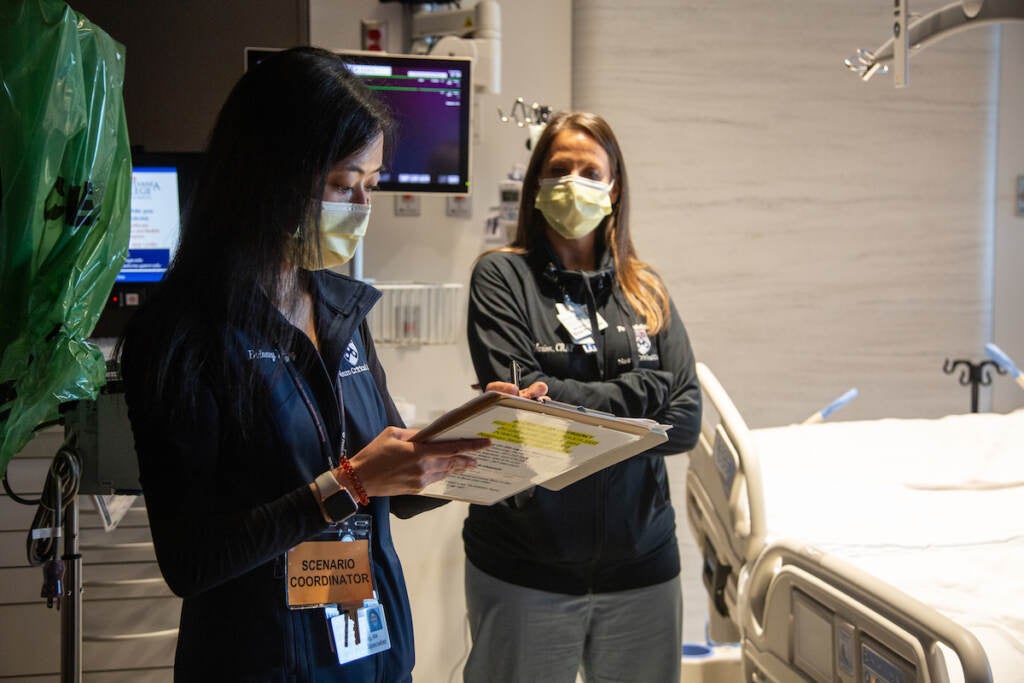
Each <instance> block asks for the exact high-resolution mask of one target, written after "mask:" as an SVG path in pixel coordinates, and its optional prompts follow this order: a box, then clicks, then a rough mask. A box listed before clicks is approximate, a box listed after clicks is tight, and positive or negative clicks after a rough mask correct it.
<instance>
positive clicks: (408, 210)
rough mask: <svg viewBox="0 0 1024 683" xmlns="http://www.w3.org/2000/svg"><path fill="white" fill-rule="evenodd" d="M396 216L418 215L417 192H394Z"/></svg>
mask: <svg viewBox="0 0 1024 683" xmlns="http://www.w3.org/2000/svg"><path fill="white" fill-rule="evenodd" d="M395 215H396V216H419V215H420V196H419V195H418V194H396V195H395Z"/></svg>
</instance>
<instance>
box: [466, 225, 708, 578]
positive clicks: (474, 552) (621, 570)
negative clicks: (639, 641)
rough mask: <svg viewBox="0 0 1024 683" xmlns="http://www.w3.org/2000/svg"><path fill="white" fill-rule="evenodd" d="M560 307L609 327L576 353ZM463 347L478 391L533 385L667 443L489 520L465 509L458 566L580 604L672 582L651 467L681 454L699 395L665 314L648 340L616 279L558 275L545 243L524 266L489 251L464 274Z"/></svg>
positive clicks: (524, 258)
mask: <svg viewBox="0 0 1024 683" xmlns="http://www.w3.org/2000/svg"><path fill="white" fill-rule="evenodd" d="M566 297H568V298H569V299H570V300H571V301H573V302H575V303H577V304H583V305H585V306H586V307H587V311H588V315H589V317H590V319H591V329H597V328H598V325H597V324H596V323H597V318H598V314H599V315H600V317H601V319H603V320H604V321H605V322H606V323H607V327H606V328H605V329H603V330H602V331H601V332H599V333H598V334H596V335H595V336H594V341H595V343H596V346H597V350H596V352H592V353H588V352H587V351H586V350H585V349H584V347H583V346H582V345H580V344H576V343H573V340H572V337H571V335H570V334H569V333H568V331H567V330H566V329H565V328H564V327H563V326H562V325H561V323H560V322H559V321H558V319H557V318H556V309H555V304H556V303H563V302H564V301H565V298H566ZM468 332H469V346H470V352H471V354H472V358H473V366H474V368H475V369H476V373H477V377H478V378H479V381H480V383H481V385H486V384H487V383H488V382H492V381H497V380H501V381H509V367H510V363H511V361H512V360H515V361H517V362H518V363H519V364H520V365H522V366H523V371H522V384H523V386H526V385H528V384H530V383H531V382H535V381H543V382H546V383H547V385H548V395H549V396H551V398H552V399H554V400H556V401H562V402H565V403H572V404H576V405H582V406H586V407H588V408H592V409H596V410H601V411H605V412H609V413H612V414H614V415H618V416H620V417H642V418H652V419H655V420H658V421H659V422H662V423H665V424H668V425H671V426H672V429H670V430H669V432H668V435H669V440H668V442H666V443H664V444H662V445H660V446H658V447H656V448H654V449H651V450H649V451H646V452H645V453H641V454H639V455H636V456H634V457H632V458H629V459H627V460H625V461H623V462H621V463H618V464H616V465H613V466H611V467H609V468H607V469H605V470H602V471H601V472H598V473H596V474H593V475H591V476H589V477H587V478H585V479H582V480H580V481H578V482H576V483H575V484H572V485H570V486H568V487H566V488H564V489H562V490H561V491H548V490H546V489H544V488H542V487H537V488H535V489H534V490H533V492H532V495H526V496H518V497H516V498H514V499H510V500H509V501H504V502H502V503H499V504H497V505H492V506H490V507H483V506H479V505H472V506H470V511H469V516H468V518H467V519H466V522H465V525H464V527H463V540H464V543H465V548H466V556H467V557H468V558H469V560H470V562H472V563H473V564H474V565H475V566H476V567H477V568H479V569H481V570H483V571H484V572H487V573H488V574H490V575H492V576H494V577H496V578H498V579H501V580H503V581H507V582H509V583H514V584H517V585H521V586H527V587H530V588H535V589H539V590H546V591H551V592H557V593H563V594H570V595H582V594H585V593H588V592H596V593H603V592H612V591H620V590H628V589H632V588H640V587H644V586H651V585H655V584H657V583H662V582H664V581H668V580H669V579H671V578H673V577H675V576H677V575H678V574H679V550H678V546H677V542H676V533H675V512H674V510H673V509H672V504H671V500H670V497H669V487H668V477H667V475H666V472H665V463H664V459H663V457H662V456H663V455H667V454H672V453H681V452H685V451H688V450H690V449H691V448H693V446H694V445H695V444H696V441H697V436H698V434H699V431H700V411H701V402H700V388H699V385H698V383H697V377H696V367H695V361H694V357H693V351H692V350H691V348H690V342H689V339H688V337H687V334H686V330H685V328H684V327H683V323H682V321H681V320H680V318H679V314H678V312H677V311H676V308H675V305H674V304H673V305H672V306H671V319H670V321H669V322H668V324H667V325H666V326H665V328H664V329H662V330H661V331H660V332H659V333H658V334H656V335H650V334H648V333H647V329H646V325H644V324H643V321H642V320H640V319H639V318H638V317H637V314H636V313H635V312H634V311H633V309H632V307H631V306H630V305H629V303H628V302H627V300H626V298H625V295H624V294H623V292H622V291H621V289H620V287H619V285H618V282H617V281H616V279H615V271H614V265H613V261H612V259H611V257H610V256H609V255H607V254H606V255H605V256H604V258H602V260H601V263H600V266H599V270H597V271H595V272H580V271H566V270H564V269H563V268H562V267H561V265H560V263H559V261H558V259H557V258H556V257H555V256H554V253H553V251H552V250H551V249H550V247H549V246H548V245H547V244H546V243H544V244H542V245H540V246H538V247H537V248H535V249H534V250H533V251H531V252H529V253H526V254H517V253H512V252H491V253H488V254H486V255H484V256H482V257H481V258H480V259H479V261H478V262H477V264H476V267H475V268H474V270H473V276H472V279H471V283H470V291H469V319H468Z"/></svg>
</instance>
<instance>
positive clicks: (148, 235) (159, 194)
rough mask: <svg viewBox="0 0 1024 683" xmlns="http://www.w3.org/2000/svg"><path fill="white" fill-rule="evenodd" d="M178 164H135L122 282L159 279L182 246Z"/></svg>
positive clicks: (121, 274) (118, 279)
mask: <svg viewBox="0 0 1024 683" xmlns="http://www.w3.org/2000/svg"><path fill="white" fill-rule="evenodd" d="M180 223H181V204H180V199H179V196H178V168H177V166H133V167H132V197H131V226H132V227H131V237H130V238H129V241H128V256H127V257H125V260H124V265H123V266H121V272H119V273H118V274H117V281H118V282H159V281H160V280H161V279H162V278H163V276H164V273H165V272H167V266H168V265H170V263H171V257H172V256H173V255H174V250H175V248H176V247H177V246H178V229H179V227H180Z"/></svg>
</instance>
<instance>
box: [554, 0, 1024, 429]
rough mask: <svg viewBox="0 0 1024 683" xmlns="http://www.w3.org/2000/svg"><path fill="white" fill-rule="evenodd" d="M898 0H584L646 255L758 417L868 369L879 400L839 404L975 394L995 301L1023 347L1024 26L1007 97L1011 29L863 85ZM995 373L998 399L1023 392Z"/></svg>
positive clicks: (951, 405)
mask: <svg viewBox="0 0 1024 683" xmlns="http://www.w3.org/2000/svg"><path fill="white" fill-rule="evenodd" d="M891 12H892V4H891V2H889V3H887V2H883V1H882V0H872V1H871V2H848V1H847V0H827V1H825V2H817V3H807V2H802V1H799V0H781V1H780V2H773V3H762V2H757V1H756V0H738V1H737V2H731V3H720V2H715V1H714V0H690V1H688V2H686V3H677V2H668V1H660V0H659V1H655V0H649V1H647V2H644V3H639V4H636V5H633V4H630V5H629V6H628V7H627V6H626V5H625V4H623V3H621V2H617V1H615V0H586V1H577V2H575V3H574V35H573V46H574V57H573V63H574V72H573V97H574V99H573V104H574V106H576V107H579V108H584V109H593V110H595V111H599V112H602V113H603V114H604V115H605V116H606V117H607V118H608V119H609V120H610V122H611V124H612V126H613V127H614V128H615V129H616V131H617V132H618V134H619V136H620V140H621V142H622V145H623V147H624V150H625V154H626V159H627V163H628V164H629V168H630V171H631V178H630V181H631V183H632V192H633V200H634V201H633V207H634V209H633V210H634V215H633V218H634V223H633V225H634V235H635V241H636V243H637V248H638V251H639V253H640V255H641V257H643V258H645V259H647V260H649V261H650V262H651V263H652V264H653V265H654V266H655V267H656V268H657V269H658V270H659V271H660V272H661V274H662V275H663V277H664V278H665V280H666V281H667V283H668V286H669V289H670V291H671V293H672V295H673V297H674V299H675V301H676V303H677V305H678V306H679V309H680V311H681V313H682V317H683V319H684V321H685V322H686V324H687V326H688V329H689V332H690V335H691V337H692V340H693V342H694V345H695V349H696V352H697V355H698V357H699V358H700V359H702V360H704V361H706V362H707V363H709V365H710V366H711V367H712V368H713V369H714V370H715V372H716V373H717V374H718V375H719V377H720V378H721V379H722V381H723V382H724V383H725V384H726V386H729V387H730V388H731V392H732V394H733V396H734V398H735V399H736V401H737V403H738V404H739V408H740V410H741V411H742V412H743V414H744V415H745V416H747V417H748V419H749V420H750V421H751V423H752V425H753V426H768V425H777V424H783V423H789V422H793V421H798V420H801V419H803V418H804V417H806V416H807V415H809V414H811V413H812V412H814V411H816V410H818V409H819V408H821V407H823V406H824V405H826V404H827V403H828V402H829V401H830V400H831V399H833V398H834V397H836V396H838V395H839V394H841V393H842V392H844V391H845V390H846V389H848V388H850V387H858V389H859V390H860V398H859V399H858V400H857V401H855V402H854V403H853V404H851V405H850V406H849V407H847V408H846V409H844V410H843V411H841V412H840V413H837V414H836V418H837V419H852V418H877V417H885V416H929V417H930V416H939V415H943V414H947V413H955V412H966V411H967V410H969V407H970V396H969V391H968V390H967V389H966V388H964V387H961V386H960V385H959V384H958V383H957V379H956V377H955V376H947V375H945V374H944V373H943V371H942V366H943V361H944V360H945V359H946V358H947V357H948V358H953V359H956V358H971V359H974V360H981V359H982V358H984V353H983V346H984V343H985V342H987V341H989V340H990V333H991V330H990V328H989V327H990V325H991V322H992V319H993V314H994V317H995V324H996V329H997V331H998V334H997V335H996V338H997V339H998V341H999V343H1000V344H1001V345H1002V346H1003V347H1004V348H1005V349H1006V350H1007V351H1008V352H1010V353H1011V354H1016V355H1017V356H1018V357H1024V330H1022V329H1021V325H1020V318H1019V316H1020V313H1018V312H1017V311H1019V310H1020V308H1021V306H1020V299H1019V296H1020V295H1019V292H1020V291H1021V289H1022V287H1021V284H1022V269H1020V268H1019V267H1018V268H1015V269H1011V267H1010V265H1009V264H1010V263H1012V262H1013V260H1014V259H1016V261H1017V262H1019V259H1020V254H1021V251H1020V248H1019V240H1020V239H1021V237H1020V234H1019V233H1020V231H1021V227H1022V226H1021V220H1022V219H1020V218H1011V217H1010V216H1009V215H1008V212H1010V209H1009V208H1008V206H1009V202H1010V197H1009V196H1008V190H1009V185H1008V184H1009V183H1010V180H1009V176H1010V175H1012V176H1013V177H1014V178H1015V176H1016V174H1018V173H1021V172H1022V170H1024V163H1022V160H1021V154H1020V151H1019V150H1020V140H1021V136H1022V134H1024V131H1022V126H1021V124H1020V121H1021V120H1022V116H1021V113H1022V111H1024V109H1022V108H1021V105H1020V97H1021V95H1020V93H1019V92H1013V93H1008V92H1007V91H1008V90H1014V89H1015V88H1014V86H1019V83H1020V73H1021V68H1022V67H1021V64H1022V60H1021V59H1020V49H1021V48H1020V43H1021V37H1020V33H1019V32H1016V31H1014V32H1012V33H1011V32H1010V31H1009V30H1007V31H1006V32H1005V33H1004V34H1003V39H1002V41H1001V43H1002V50H1003V55H1004V56H1003V59H1002V63H1003V77H1002V79H1001V83H1002V84H1003V85H1002V99H1000V97H999V96H998V95H997V94H996V93H997V92H998V90H996V89H997V88H998V87H999V82H1000V81H999V80H997V78H998V69H997V68H996V67H997V65H998V64H999V61H1000V55H999V42H1000V41H998V40H997V39H996V38H995V32H996V31H998V30H999V29H996V28H979V29H973V30H971V31H966V32H963V33H961V34H958V35H955V36H953V37H950V38H947V39H945V40H944V41H942V42H940V43H938V44H936V45H934V46H932V47H930V48H928V49H927V50H925V51H923V52H921V53H920V54H917V55H915V57H914V59H913V61H912V62H911V67H910V86H909V87H907V88H903V89H896V88H894V87H893V84H892V78H891V77H890V76H876V77H875V78H874V79H872V80H871V81H869V82H866V83H865V82H861V81H860V80H858V79H857V78H856V76H854V75H853V74H852V73H849V72H848V71H847V70H846V69H845V68H844V67H843V64H842V61H843V59H844V58H845V57H847V56H849V55H850V54H852V53H853V52H854V50H855V49H856V48H857V47H864V48H868V49H874V48H875V47H876V46H877V45H878V44H879V43H881V42H882V41H883V40H884V39H885V37H886V35H887V30H888V27H889V26H890V25H891V23H892V17H891ZM1011 50H1016V53H1013V54H1016V61H1015V62H1014V61H1013V59H1014V58H1013V57H1012V54H1011V52H1010V51H1011ZM1008 62H1013V63H1012V64H1008ZM1010 95H1012V97H1013V98H1015V102H1016V104H1014V105H1012V106H1011V105H1009V104H1004V105H1000V102H1006V101H1007V100H1008V99H1009V96H1010ZM997 123H998V125H999V126H1000V133H1001V135H1002V137H1001V139H1000V140H999V147H998V150H999V152H1000V154H1003V153H1004V150H1006V149H1008V148H1009V144H1010V141H1011V140H1013V144H1015V145H1016V150H1017V151H1016V157H1015V158H1014V159H1010V158H1008V157H1007V158H1001V159H1000V164H1001V166H1000V169H1001V171H1000V173H1001V176H1002V177H1000V178H999V179H998V180H997V182H998V183H999V189H1000V192H999V196H998V198H997V199H998V207H996V211H995V213H996V215H997V220H998V221H999V222H998V223H997V225H993V222H994V221H993V218H992V213H993V211H992V208H993V204H992V202H993V192H992V183H993V177H992V174H993V169H994V164H995V155H994V151H995V145H994V144H992V137H991V136H992V135H993V134H994V132H995V131H994V126H995V125H996V124H997ZM997 227H998V237H999V238H1000V239H1001V240H1003V239H1005V240H1011V239H1013V240H1017V242H1016V245H1017V247H1016V248H1015V249H1014V250H1013V253H1010V251H1009V250H1008V249H1004V250H1003V252H1004V253H1002V254H997V256H996V258H997V259H1001V260H997V263H1001V264H1003V265H1004V267H1003V268H1002V269H1000V270H998V271H997V274H998V275H999V276H1000V277H999V279H998V280H997V281H996V283H995V291H996V304H997V308H996V309H993V284H992V283H993V272H992V260H993V254H992V249H993V241H994V233H995V232H996V228H997ZM1014 254H1015V256H1014ZM1001 297H1002V298H1001ZM1011 322H1012V326H1011ZM996 384H997V385H999V391H1000V393H999V397H1000V400H999V402H998V404H997V406H996V407H997V408H999V409H1000V410H1005V409H1009V408H1012V407H1015V406H1020V405H1022V399H1024V393H1021V392H1020V391H1016V393H1014V392H1013V391H1012V389H1013V388H1014V387H1012V386H1010V385H1011V384H1012V383H1011V382H1010V381H1009V380H1008V379H1007V378H997V379H996ZM984 398H985V397H984V396H983V403H982V409H985V408H986V406H987V403H986V402H985V401H984Z"/></svg>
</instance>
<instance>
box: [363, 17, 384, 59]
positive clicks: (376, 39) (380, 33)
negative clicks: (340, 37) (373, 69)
mask: <svg viewBox="0 0 1024 683" xmlns="http://www.w3.org/2000/svg"><path fill="white" fill-rule="evenodd" d="M361 27H362V30H361V32H360V34H361V35H360V39H361V43H362V46H363V49H364V50H370V51H373V52H387V51H388V22H386V21H377V20H376V19H363V20H362V22H361Z"/></svg>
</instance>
